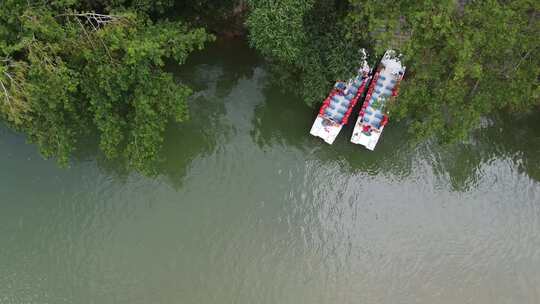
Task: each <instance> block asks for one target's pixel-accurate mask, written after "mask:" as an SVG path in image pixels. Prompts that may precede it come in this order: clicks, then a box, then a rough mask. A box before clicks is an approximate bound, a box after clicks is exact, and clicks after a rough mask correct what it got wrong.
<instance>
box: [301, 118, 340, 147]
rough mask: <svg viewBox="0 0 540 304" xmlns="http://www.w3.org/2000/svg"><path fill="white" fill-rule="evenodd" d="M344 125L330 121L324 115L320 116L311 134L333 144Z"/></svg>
mask: <svg viewBox="0 0 540 304" xmlns="http://www.w3.org/2000/svg"><path fill="white" fill-rule="evenodd" d="M341 128H343V125H341V124H338V123H335V122H332V121H329V120H328V119H325V118H324V117H323V116H322V115H318V116H317V118H316V119H315V122H314V123H313V126H312V127H311V130H310V131H309V133H310V134H311V135H313V136H316V137H320V138H322V139H323V140H324V141H325V142H326V143H328V144H330V145H331V144H333V143H334V140H336V137H337V136H338V135H339V132H340V131H341Z"/></svg>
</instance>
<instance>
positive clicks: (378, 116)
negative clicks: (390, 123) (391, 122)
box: [375, 113, 384, 119]
mask: <svg viewBox="0 0 540 304" xmlns="http://www.w3.org/2000/svg"><path fill="white" fill-rule="evenodd" d="M375 117H376V118H378V119H383V118H384V115H382V114H381V113H375Z"/></svg>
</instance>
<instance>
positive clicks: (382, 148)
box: [250, 84, 414, 176]
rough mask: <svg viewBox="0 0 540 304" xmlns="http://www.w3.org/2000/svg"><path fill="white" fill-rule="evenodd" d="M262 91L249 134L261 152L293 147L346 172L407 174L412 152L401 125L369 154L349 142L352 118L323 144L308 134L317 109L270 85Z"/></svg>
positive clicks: (393, 127) (389, 133)
mask: <svg viewBox="0 0 540 304" xmlns="http://www.w3.org/2000/svg"><path fill="white" fill-rule="evenodd" d="M263 91H264V96H265V101H264V102H263V103H261V104H259V105H258V106H257V108H256V109H255V117H254V119H253V129H252V130H251V133H250V134H251V136H252V138H253V141H254V142H255V143H256V144H257V145H258V146H259V147H260V148H261V149H263V150H267V149H269V148H270V147H273V146H276V145H280V146H288V147H295V148H297V149H299V150H301V151H302V152H303V153H306V154H308V155H311V156H313V157H315V158H316V159H317V160H319V161H322V162H323V163H332V162H339V163H341V164H342V165H343V166H342V167H343V168H345V169H346V170H348V171H349V172H367V173H368V174H372V175H376V174H379V173H380V172H387V173H391V174H394V175H398V176H404V175H407V174H409V172H410V170H411V159H412V155H413V153H414V149H413V148H411V147H410V146H409V145H408V138H407V136H403V129H404V126H403V125H402V124H399V123H394V124H393V125H392V128H389V129H388V130H387V131H385V136H384V137H383V138H382V140H381V142H380V143H379V145H378V146H377V152H376V153H373V152H370V151H367V150H366V149H363V147H360V146H357V145H353V144H351V143H350V142H349V139H350V137H351V134H352V130H353V123H354V122H355V121H356V118H357V117H356V116H355V115H352V116H351V120H350V122H349V124H348V125H347V126H345V127H344V128H343V130H342V131H341V133H340V135H339V136H338V138H337V139H336V141H335V142H334V144H333V145H327V144H326V143H324V142H323V141H322V140H320V139H318V138H315V137H313V136H311V135H310V134H309V129H310V128H311V125H312V123H313V119H314V118H315V116H316V115H317V109H313V108H310V107H308V106H306V105H305V104H304V103H303V102H302V101H301V100H298V99H297V97H296V96H295V95H294V94H292V93H287V92H284V91H283V90H282V89H281V88H277V87H275V85H272V84H270V85H268V86H267V87H265V88H264V90H263Z"/></svg>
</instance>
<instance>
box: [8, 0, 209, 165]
mask: <svg viewBox="0 0 540 304" xmlns="http://www.w3.org/2000/svg"><path fill="white" fill-rule="evenodd" d="M7 1H8V2H7V6H8V8H9V9H8V10H7V11H5V10H3V11H2V12H0V21H1V23H0V38H2V39H1V41H3V42H4V44H2V45H0V58H1V60H2V61H1V62H0V98H1V99H2V103H1V104H0V115H2V116H3V117H4V119H5V120H6V121H8V122H9V123H10V124H11V125H12V126H13V127H15V128H17V129H19V130H20V131H22V132H24V133H26V134H27V135H28V137H29V139H30V140H31V141H32V142H35V143H37V144H38V146H39V148H40V150H41V151H42V153H43V155H44V156H46V157H56V158H58V160H59V161H60V162H62V163H66V162H67V161H68V160H69V156H70V155H71V154H72V153H73V151H74V149H76V147H77V140H78V139H79V138H81V137H82V136H85V135H87V134H88V132H89V131H92V130H97V132H98V133H99V141H100V148H101V150H102V151H103V153H104V154H105V156H106V157H107V158H109V159H116V160H120V161H122V162H123V163H125V165H126V166H127V167H128V168H132V169H135V170H138V171H140V172H142V173H145V174H154V173H155V171H154V170H155V168H156V165H157V164H158V163H159V161H160V159H159V152H160V150H161V147H162V142H163V134H164V131H165V126H166V125H167V123H168V122H169V120H171V119H172V120H174V121H177V122H181V121H184V120H185V119H187V117H188V111H187V107H186V99H187V97H188V96H189V95H190V93H191V90H190V89H189V88H187V87H186V86H184V85H182V84H178V83H176V82H175V81H174V79H173V77H172V75H171V74H170V73H167V72H165V71H164V69H163V67H164V65H165V62H166V61H167V60H173V61H175V62H176V63H178V64H182V63H184V62H185V60H186V58H187V56H188V55H189V53H191V52H192V51H194V50H198V49H202V48H203V46H204V43H205V42H207V41H209V40H211V39H213V37H212V36H210V35H208V34H207V33H206V32H205V31H204V30H202V29H190V28H188V27H187V26H186V25H185V24H183V23H181V22H169V21H159V22H152V21H150V20H149V19H148V17H146V15H145V14H141V13H138V12H135V11H125V10H124V11H123V12H122V13H117V14H110V15H107V16H105V17H103V16H101V17H100V16H96V15H94V14H90V13H76V11H75V10H74V8H76V7H74V6H73V5H74V3H73V2H74V1H63V2H60V1H53V2H52V4H50V5H45V4H43V5H33V6H30V5H27V4H26V1H13V0H7ZM21 3H22V4H21ZM104 13H109V11H105V12H104ZM13 16H16V17H13ZM96 18H97V19H96ZM100 18H101V19H100ZM14 33H16V34H14Z"/></svg>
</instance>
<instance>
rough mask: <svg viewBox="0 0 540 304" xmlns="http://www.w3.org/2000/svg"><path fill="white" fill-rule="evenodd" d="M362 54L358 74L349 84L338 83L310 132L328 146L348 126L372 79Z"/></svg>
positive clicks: (363, 53) (364, 54)
mask: <svg viewBox="0 0 540 304" xmlns="http://www.w3.org/2000/svg"><path fill="white" fill-rule="evenodd" d="M361 54H362V59H361V67H360V68H359V69H358V74H357V75H356V76H355V77H354V78H352V79H350V80H349V81H348V82H347V83H345V82H340V81H338V82H336V84H335V85H334V88H333V89H332V91H331V92H330V94H329V95H328V97H327V98H326V99H325V100H324V102H323V105H322V106H321V109H320V110H319V114H318V115H317V118H315V122H314V123H313V126H312V127H311V130H310V131H309V133H311V135H313V136H316V137H320V138H322V139H323V140H324V141H325V142H327V143H328V144H332V143H334V140H335V139H336V137H337V136H338V134H339V132H340V131H341V129H342V128H343V126H344V125H346V124H347V122H348V120H349V116H350V115H351V112H352V110H353V108H354V106H355V105H356V103H357V102H358V100H359V99H360V98H361V97H362V95H363V94H364V91H365V90H366V88H367V86H368V83H369V80H370V79H371V69H370V68H369V65H368V64H367V60H366V59H367V56H366V52H365V51H364V50H363V49H362V50H361Z"/></svg>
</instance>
